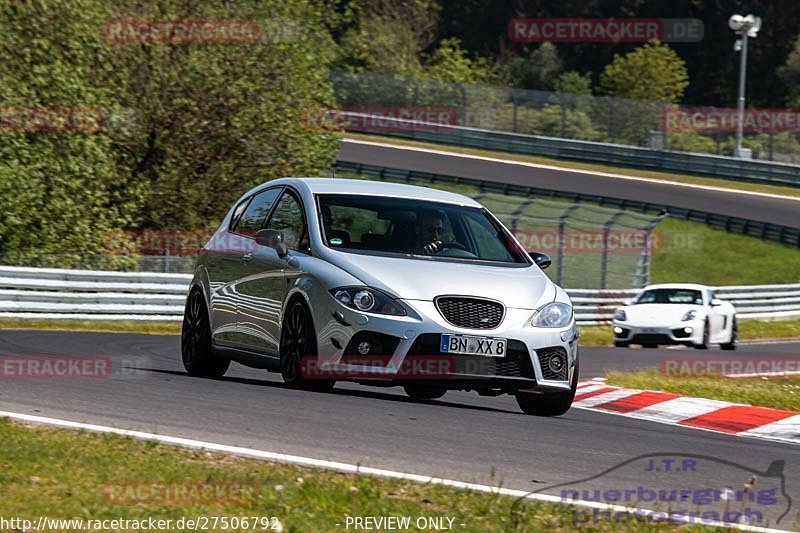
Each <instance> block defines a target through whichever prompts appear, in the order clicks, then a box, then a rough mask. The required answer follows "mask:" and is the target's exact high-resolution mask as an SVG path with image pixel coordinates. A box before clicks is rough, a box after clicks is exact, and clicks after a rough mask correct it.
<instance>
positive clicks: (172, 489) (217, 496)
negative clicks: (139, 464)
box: [103, 480, 258, 505]
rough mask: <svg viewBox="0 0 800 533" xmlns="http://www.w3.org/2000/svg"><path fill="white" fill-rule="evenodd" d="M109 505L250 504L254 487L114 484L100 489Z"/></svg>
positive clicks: (245, 484) (201, 483) (247, 484)
mask: <svg viewBox="0 0 800 533" xmlns="http://www.w3.org/2000/svg"><path fill="white" fill-rule="evenodd" d="M103 496H104V498H105V500H106V502H107V503H109V504H111V505H186V504H198V503H202V504H210V503H238V504H245V503H253V502H254V501H255V500H256V498H257V497H258V485H257V484H256V483H252V482H240V481H214V482H212V481H182V482H167V481H158V480H154V481H141V480H136V481H118V482H114V483H109V484H108V485H106V486H104V487H103Z"/></svg>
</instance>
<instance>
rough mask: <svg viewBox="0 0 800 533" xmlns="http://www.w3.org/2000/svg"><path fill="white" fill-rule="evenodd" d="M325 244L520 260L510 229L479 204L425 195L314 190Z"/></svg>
mask: <svg viewBox="0 0 800 533" xmlns="http://www.w3.org/2000/svg"><path fill="white" fill-rule="evenodd" d="M318 201H319V210H320V218H321V221H322V228H323V235H322V238H323V240H324V241H325V244H326V245H327V246H329V247H331V248H334V249H337V250H342V251H348V252H354V253H368V254H373V255H395V254H400V255H403V256H406V257H411V258H423V257H427V258H444V259H450V260H467V261H493V262H499V263H524V264H528V263H529V261H528V260H527V258H526V257H525V254H524V252H523V251H522V250H521V249H519V247H518V246H517V245H516V243H515V242H514V241H513V240H512V239H511V237H510V235H509V234H508V233H507V232H506V231H504V230H503V229H502V227H501V226H499V225H498V224H497V223H496V222H495V221H493V220H492V219H491V218H490V217H489V216H488V214H487V213H486V211H485V210H484V209H481V208H479V207H468V206H460V205H451V204H444V203H438V202H430V201H425V200H412V199H403V198H390V197H385V196H361V195H343V194H342V195H340V194H323V195H318Z"/></svg>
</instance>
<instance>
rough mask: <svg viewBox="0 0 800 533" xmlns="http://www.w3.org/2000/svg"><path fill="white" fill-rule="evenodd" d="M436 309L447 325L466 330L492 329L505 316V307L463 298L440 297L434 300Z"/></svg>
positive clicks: (499, 304) (488, 301)
mask: <svg viewBox="0 0 800 533" xmlns="http://www.w3.org/2000/svg"><path fill="white" fill-rule="evenodd" d="M436 308H437V309H438V310H439V313H441V315H442V316H443V317H444V319H445V320H447V321H448V322H449V323H451V324H453V325H454V326H457V327H459V328H468V329H494V328H496V327H497V326H499V325H500V322H502V321H503V315H504V314H505V307H504V306H503V304H501V303H499V302H494V301H492V300H484V299H482V298H467V297H464V296H440V297H438V298H436Z"/></svg>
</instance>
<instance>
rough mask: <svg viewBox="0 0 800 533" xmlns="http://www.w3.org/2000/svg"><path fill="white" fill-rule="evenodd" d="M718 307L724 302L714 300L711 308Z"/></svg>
mask: <svg viewBox="0 0 800 533" xmlns="http://www.w3.org/2000/svg"><path fill="white" fill-rule="evenodd" d="M718 305H722V300H720V299H719V298H714V299H713V300H711V307H717V306H718Z"/></svg>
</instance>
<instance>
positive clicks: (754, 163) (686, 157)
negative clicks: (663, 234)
mask: <svg viewBox="0 0 800 533" xmlns="http://www.w3.org/2000/svg"><path fill="white" fill-rule="evenodd" d="M342 114H343V116H345V117H348V118H349V120H348V121H347V122H346V123H345V124H344V127H345V129H346V130H347V131H355V132H360V133H370V134H375V135H382V136H388V137H402V138H406V139H414V140H417V141H428V142H435V143H440V144H450V145H454V146H464V147H470V148H478V149H482V150H497V151H502V152H511V153H515V154H525V155H535V156H542V157H552V158H555V159H568V160H573V161H585V162H592V163H603V164H608V165H614V166H623V167H631V168H638V169H643V170H658V171H662V172H676V173H681V174H699V175H704V176H713V177H716V178H725V179H733V180H738V181H748V182H753V183H764V184H772V185H788V186H792V187H800V166H797V165H789V164H785V163H775V162H771V161H759V160H749V159H738V158H734V157H725V156H719V155H709V154H698V153H692V152H676V151H672V150H654V149H650V148H640V147H638V146H628V145H624V144H610V143H600V142H591V141H578V140H573V139H560V138H557V137H542V136H538V135H525V134H521V133H510V132H503V131H493V130H484V129H477V128H467V127H463V126H453V125H448V124H436V123H429V122H418V121H409V120H404V119H399V118H393V119H391V121H392V122H393V123H397V124H398V126H395V127H386V126H377V127H373V126H371V125H370V124H369V123H367V122H365V120H363V119H364V118H374V119H375V120H379V119H380V118H381V117H379V116H373V115H365V114H363V113H352V112H342ZM358 119H360V120H358ZM384 122H385V120H384ZM403 125H405V126H406V127H402V126H403Z"/></svg>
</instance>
